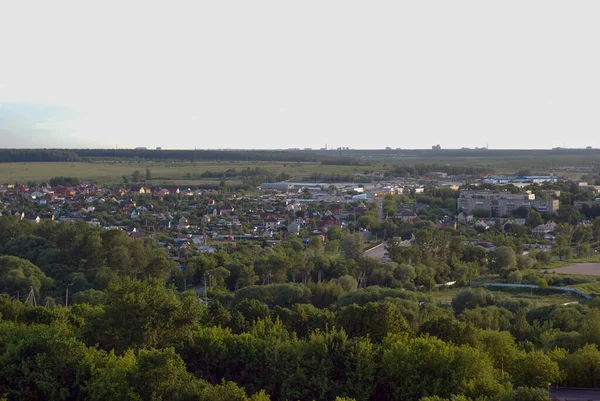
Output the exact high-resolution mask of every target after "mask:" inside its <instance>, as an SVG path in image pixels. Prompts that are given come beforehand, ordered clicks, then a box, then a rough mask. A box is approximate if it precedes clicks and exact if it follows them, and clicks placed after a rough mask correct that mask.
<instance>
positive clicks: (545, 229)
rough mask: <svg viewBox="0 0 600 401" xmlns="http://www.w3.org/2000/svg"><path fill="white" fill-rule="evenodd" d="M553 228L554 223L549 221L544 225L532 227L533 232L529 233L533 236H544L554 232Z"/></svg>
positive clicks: (554, 226)
mask: <svg viewBox="0 0 600 401" xmlns="http://www.w3.org/2000/svg"><path fill="white" fill-rule="evenodd" d="M555 228H556V223H555V222H553V221H549V222H547V223H546V224H540V225H539V226H536V227H534V228H533V230H531V232H532V234H534V235H546V234H550V233H552V232H554V229H555Z"/></svg>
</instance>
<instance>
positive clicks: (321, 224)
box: [317, 214, 340, 230]
mask: <svg viewBox="0 0 600 401" xmlns="http://www.w3.org/2000/svg"><path fill="white" fill-rule="evenodd" d="M339 225H340V220H339V219H338V218H337V217H335V216H334V215H332V214H330V215H327V216H324V217H323V218H322V219H321V220H319V221H317V228H318V229H320V230H323V229H325V228H326V227H331V226H339Z"/></svg>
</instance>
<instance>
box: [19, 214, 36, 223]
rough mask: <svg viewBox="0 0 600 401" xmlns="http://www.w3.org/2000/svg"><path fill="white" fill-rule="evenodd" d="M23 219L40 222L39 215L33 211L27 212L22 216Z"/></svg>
mask: <svg viewBox="0 0 600 401" xmlns="http://www.w3.org/2000/svg"><path fill="white" fill-rule="evenodd" d="M23 218H24V219H25V220H29V221H33V222H34V223H39V222H40V216H39V215H38V214H37V213H35V212H27V213H25V215H24V216H23Z"/></svg>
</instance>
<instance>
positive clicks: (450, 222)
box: [435, 220, 456, 230]
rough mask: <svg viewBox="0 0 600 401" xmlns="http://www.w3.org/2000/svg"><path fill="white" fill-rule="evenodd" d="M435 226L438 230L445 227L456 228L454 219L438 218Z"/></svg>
mask: <svg viewBox="0 0 600 401" xmlns="http://www.w3.org/2000/svg"><path fill="white" fill-rule="evenodd" d="M435 227H436V228H437V229H438V230H445V229H447V228H453V229H455V230H456V220H440V221H438V222H437V223H436V225H435Z"/></svg>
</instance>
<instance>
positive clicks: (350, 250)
mask: <svg viewBox="0 0 600 401" xmlns="http://www.w3.org/2000/svg"><path fill="white" fill-rule="evenodd" d="M364 246H365V240H364V238H363V236H362V235H361V234H359V233H355V234H348V235H346V236H345V237H344V238H343V239H342V241H341V243H340V249H341V250H342V254H343V255H344V256H345V257H347V258H350V259H354V260H358V259H360V257H361V256H362V252H363V249H364Z"/></svg>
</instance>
